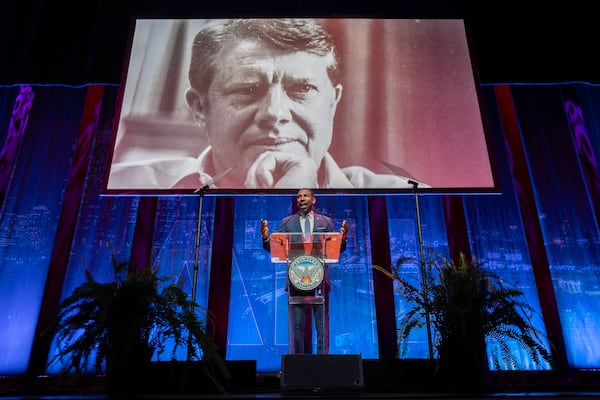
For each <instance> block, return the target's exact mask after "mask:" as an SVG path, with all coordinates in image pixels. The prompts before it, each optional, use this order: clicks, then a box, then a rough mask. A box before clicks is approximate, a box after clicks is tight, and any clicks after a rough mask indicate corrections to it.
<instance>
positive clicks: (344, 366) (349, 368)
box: [281, 354, 364, 393]
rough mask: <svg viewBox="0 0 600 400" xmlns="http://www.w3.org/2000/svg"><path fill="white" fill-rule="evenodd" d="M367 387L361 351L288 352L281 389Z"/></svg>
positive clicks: (305, 389)
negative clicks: (334, 352) (359, 352)
mask: <svg viewBox="0 0 600 400" xmlns="http://www.w3.org/2000/svg"><path fill="white" fill-rule="evenodd" d="M363 390H364V379H363V368H362V359H361V356H360V354H317V355H313V354H285V355H283V356H282V360H281V391H282V392H294V391H296V392H299V391H304V392H306V391H310V392H313V393H319V392H336V393H339V392H357V391H363Z"/></svg>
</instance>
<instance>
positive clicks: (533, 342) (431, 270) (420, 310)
mask: <svg viewBox="0 0 600 400" xmlns="http://www.w3.org/2000/svg"><path fill="white" fill-rule="evenodd" d="M411 262H412V263H414V262H415V261H414V260H413V259H410V258H400V259H398V261H397V262H396V264H395V266H393V267H392V268H391V272H390V271H388V270H386V269H384V268H382V267H380V266H374V267H373V268H375V269H376V270H378V271H380V272H382V273H384V274H385V275H387V276H388V277H390V278H392V279H393V280H394V282H395V283H396V285H395V286H396V288H397V290H398V293H399V294H400V295H401V296H403V297H404V298H405V299H406V301H407V302H408V303H409V304H410V305H411V307H412V308H410V309H409V310H408V311H407V312H406V313H405V314H404V315H403V316H402V318H401V321H400V326H399V328H398V336H399V342H400V346H399V347H400V355H402V354H405V352H406V348H407V343H408V339H409V337H410V334H411V333H412V332H413V331H414V330H415V329H419V328H423V327H426V324H427V323H428V322H429V324H430V327H431V328H432V330H433V337H434V340H433V350H434V353H435V358H436V359H437V364H438V367H437V369H436V372H437V373H440V374H442V375H446V376H450V378H448V379H450V380H455V381H456V380H459V379H461V377H460V376H458V374H461V375H465V376H469V375H470V377H471V379H472V380H473V381H476V380H478V379H479V380H483V377H482V374H483V370H484V369H485V367H486V363H487V360H486V343H487V345H488V346H490V349H492V350H493V351H496V352H498V353H497V354H496V355H495V356H494V357H493V365H494V367H495V368H497V369H500V368H501V365H500V361H499V359H501V360H503V361H504V363H506V364H508V365H510V367H512V368H513V369H515V370H519V369H522V366H521V365H520V364H519V361H518V359H517V358H516V357H515V355H514V354H513V351H512V350H511V348H512V346H513V345H516V346H518V347H519V348H521V349H522V350H524V351H525V352H526V354H527V355H528V356H529V357H530V358H531V360H533V361H534V362H536V363H542V364H543V363H544V362H546V363H548V364H549V365H551V364H552V356H551V353H550V352H549V351H548V350H547V348H546V346H545V340H544V339H545V336H544V335H543V333H542V332H540V331H539V330H538V329H537V328H536V327H535V326H534V324H533V323H532V319H533V316H534V314H535V309H534V308H533V307H532V306H531V305H530V304H528V303H527V302H526V299H525V297H524V293H523V292H522V291H521V290H520V289H518V288H517V287H516V286H515V285H514V284H509V283H507V282H505V281H504V280H503V279H501V278H500V277H499V276H497V275H495V274H493V273H490V272H489V271H487V270H486V269H485V268H484V267H483V264H482V263H480V262H478V261H477V260H476V259H473V260H471V261H468V260H467V259H466V257H465V255H464V254H461V255H460V260H459V262H458V263H455V262H453V261H451V260H448V259H446V258H444V257H442V256H440V255H436V254H432V255H429V257H428V261H427V262H426V263H425V280H424V282H420V283H413V282H410V281H408V280H407V279H405V278H403V276H402V272H403V271H402V268H403V266H405V265H406V264H407V263H411Z"/></svg>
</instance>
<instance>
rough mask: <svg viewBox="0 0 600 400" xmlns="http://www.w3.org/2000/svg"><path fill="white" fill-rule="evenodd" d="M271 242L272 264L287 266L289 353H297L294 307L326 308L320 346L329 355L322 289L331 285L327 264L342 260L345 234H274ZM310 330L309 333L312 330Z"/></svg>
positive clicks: (327, 326) (324, 294)
mask: <svg viewBox="0 0 600 400" xmlns="http://www.w3.org/2000/svg"><path fill="white" fill-rule="evenodd" d="M269 240H270V250H271V262H273V263H286V265H287V268H286V276H287V281H286V289H287V290H288V332H289V335H288V336H289V349H290V351H289V352H290V353H295V352H296V349H295V348H294V347H295V346H294V343H295V340H294V318H293V306H294V305H297V304H306V305H314V304H322V305H323V307H321V310H322V313H323V314H322V318H321V320H322V321H323V327H322V330H321V332H322V337H321V340H322V343H320V344H321V348H322V349H323V353H324V354H327V353H328V352H329V321H328V318H326V316H327V312H326V310H325V308H326V304H325V303H326V300H327V297H328V293H327V291H326V290H325V291H324V290H323V287H322V286H323V283H324V282H326V281H327V275H328V271H327V264H330V263H335V262H338V260H339V258H340V248H341V244H342V234H341V233H339V232H316V233H311V234H304V233H302V232H297V233H296V232H291V233H289V232H274V233H272V234H271V236H270V237H269ZM303 292H306V295H303V294H302V293H303ZM307 329H309V328H308V326H307ZM311 329H312V328H311ZM309 337H310V336H309ZM305 346H306V344H305ZM317 347H319V346H317Z"/></svg>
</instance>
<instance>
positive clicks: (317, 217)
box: [263, 212, 346, 295]
mask: <svg viewBox="0 0 600 400" xmlns="http://www.w3.org/2000/svg"><path fill="white" fill-rule="evenodd" d="M278 232H288V233H298V235H292V237H291V238H290V245H291V248H290V253H289V255H288V257H289V259H293V258H294V257H295V256H296V255H300V254H305V252H304V245H303V238H302V227H301V225H300V213H296V214H292V215H289V216H287V217H285V218H283V219H282V220H281V224H280V225H279V230H278ZM319 232H336V230H335V227H334V226H333V221H332V220H331V218H329V217H328V216H326V215H323V214H319V213H316V212H315V213H314V223H313V232H312V233H313V234H318V233H319ZM296 245H297V247H296V250H295V249H294V247H295V246H296ZM263 248H264V249H265V250H267V251H270V240H266V241H263ZM345 249H346V240H342V243H341V245H340V253H341V252H343V251H344V250H345ZM317 253H319V254H321V247H320V244H318V243H317V242H315V246H314V247H313V252H312V254H313V255H316V254H317ZM288 284H289V281H288V282H286V290H291V288H290V287H289V285H288ZM323 289H324V291H325V292H329V290H331V285H330V283H329V270H328V268H325V276H324V277H323ZM292 291H293V292H295V291H296V290H295V289H294V290H292ZM294 294H295V295H298V293H294Z"/></svg>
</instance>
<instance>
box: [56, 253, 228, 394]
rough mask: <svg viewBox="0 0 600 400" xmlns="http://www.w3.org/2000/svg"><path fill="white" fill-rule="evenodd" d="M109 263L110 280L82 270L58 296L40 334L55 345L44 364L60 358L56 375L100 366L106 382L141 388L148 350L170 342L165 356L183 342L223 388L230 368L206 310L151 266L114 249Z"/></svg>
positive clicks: (151, 352)
mask: <svg viewBox="0 0 600 400" xmlns="http://www.w3.org/2000/svg"><path fill="white" fill-rule="evenodd" d="M111 262H112V266H113V271H114V281H112V282H108V283H99V282H97V281H96V280H95V279H94V278H93V277H92V275H91V273H90V272H89V271H88V270H87V269H86V270H85V274H86V281H85V282H84V283H83V284H81V285H80V286H78V287H77V288H75V289H74V291H73V292H72V293H71V295H69V296H68V297H67V298H65V299H64V300H63V301H62V303H61V305H60V307H59V310H58V312H57V315H56V318H55V319H54V322H53V324H52V325H51V326H50V327H49V328H48V329H47V330H46V332H45V333H44V334H50V335H52V337H53V338H54V340H55V342H56V344H57V348H58V350H57V354H56V355H55V356H53V357H52V358H51V359H50V360H49V364H53V363H60V364H61V374H62V375H68V374H72V376H74V377H78V376H80V375H81V374H83V373H84V372H85V371H86V370H87V368H88V367H89V365H90V363H93V364H92V365H93V366H94V368H95V370H96V372H97V373H100V372H102V369H103V367H105V368H106V375H107V380H108V382H109V386H110V385H111V382H113V383H115V384H116V385H117V386H118V385H120V384H121V383H122V384H123V385H125V386H128V387H130V388H136V385H137V389H140V387H139V386H141V385H143V380H144V376H145V375H146V374H147V372H148V371H147V369H148V366H149V364H150V360H151V358H152V356H153V355H154V354H156V355H158V356H161V355H163V354H164V353H165V352H166V351H167V348H166V343H170V344H171V345H172V346H170V348H171V350H170V356H171V359H172V360H175V355H176V352H177V350H178V349H180V348H182V347H183V348H185V349H186V350H187V351H188V361H200V360H202V363H201V364H202V368H203V369H204V371H205V374H206V376H207V377H208V379H209V380H210V381H212V383H213V385H214V387H215V388H216V390H217V391H220V392H224V391H225V386H226V384H227V382H228V380H229V373H228V371H227V368H226V365H225V362H224V360H223V359H222V358H221V356H220V354H219V353H218V352H217V348H216V345H215V343H214V340H213V338H212V336H211V335H210V334H209V332H208V327H207V324H208V323H210V322H211V320H210V319H209V315H208V313H207V312H206V311H207V310H205V309H203V308H202V307H200V306H199V305H198V304H196V303H195V302H192V301H191V300H189V299H188V295H187V294H186V293H185V292H184V291H183V290H182V288H181V287H179V286H175V285H173V284H165V285H161V283H162V282H163V281H165V279H166V278H161V277H159V276H158V272H157V271H156V270H154V269H152V268H144V269H140V270H137V269H135V268H131V267H132V266H131V264H130V263H129V262H119V261H117V260H116V259H115V257H114V254H113V256H112V257H111ZM199 313H203V314H205V315H206V317H204V318H200V317H199ZM117 390H118V389H117Z"/></svg>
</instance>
